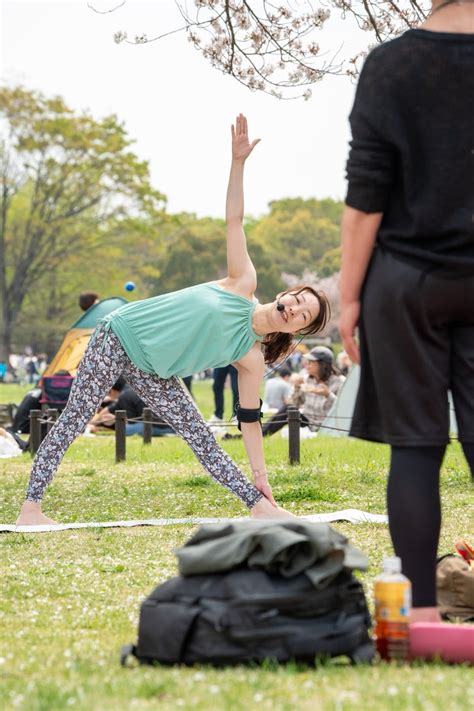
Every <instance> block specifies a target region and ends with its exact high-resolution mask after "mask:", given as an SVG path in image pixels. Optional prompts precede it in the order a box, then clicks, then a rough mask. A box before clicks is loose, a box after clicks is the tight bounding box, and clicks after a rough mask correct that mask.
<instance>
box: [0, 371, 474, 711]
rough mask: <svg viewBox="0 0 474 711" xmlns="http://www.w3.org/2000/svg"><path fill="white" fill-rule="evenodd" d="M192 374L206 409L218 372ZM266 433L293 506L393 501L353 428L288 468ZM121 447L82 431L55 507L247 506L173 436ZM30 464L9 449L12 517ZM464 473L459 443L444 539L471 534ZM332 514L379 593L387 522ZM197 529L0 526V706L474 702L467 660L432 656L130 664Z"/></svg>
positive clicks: (236, 444)
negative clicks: (152, 599)
mask: <svg viewBox="0 0 474 711" xmlns="http://www.w3.org/2000/svg"><path fill="white" fill-rule="evenodd" d="M197 386H198V387H197V389H196V396H197V398H198V402H199V404H200V406H201V408H202V410H203V412H204V414H205V415H206V416H208V415H209V414H211V410H212V396H211V392H210V385H209V383H198V384H197ZM3 388H10V392H9V393H8V397H5V394H6V390H2V386H0V400H1V401H3V402H8V401H18V391H15V390H14V388H15V386H3ZM26 389H28V388H26ZM23 392H24V390H23ZM20 397H21V393H20ZM227 400H230V398H229V396H228V397H227ZM265 445H266V454H267V461H268V465H269V470H270V472H271V480H272V484H273V489H274V493H275V496H276V498H277V500H278V501H279V502H280V503H282V505H284V506H285V507H286V508H288V509H289V510H291V511H293V512H295V513H299V514H304V513H316V512H322V511H331V510H337V509H343V508H349V507H353V508H360V509H363V510H366V511H370V512H374V513H382V512H384V509H385V504H384V500H385V477H386V468H387V457H388V450H387V448H386V447H384V446H376V445H369V444H366V443H363V442H358V441H352V440H344V439H331V438H321V439H318V438H316V439H313V440H304V441H303V442H302V443H301V448H302V460H301V465H299V466H296V467H289V466H288V465H287V463H286V462H287V442H286V441H284V440H281V439H280V438H279V437H278V436H275V437H273V438H272V439H270V440H268V441H267V442H266V443H265ZM225 448H226V450H227V451H228V452H229V453H230V455H231V456H232V457H234V458H235V459H236V461H237V462H238V463H240V464H242V466H243V468H244V469H246V470H247V471H248V468H247V467H246V464H245V462H246V459H245V454H244V448H243V445H242V443H241V442H240V441H229V442H225ZM127 449H128V451H127V462H126V463H122V464H119V465H115V464H114V443H113V438H111V437H109V436H103V437H96V438H95V439H88V438H80V439H79V440H78V441H77V442H76V443H75V444H74V445H73V446H72V447H71V449H70V450H69V452H68V453H67V455H66V457H65V459H64V463H63V464H62V466H61V468H60V470H59V472H58V475H57V477H56V478H55V479H54V482H53V483H52V485H51V486H50V487H49V488H48V490H47V494H46V497H45V503H44V509H45V511H46V513H48V514H50V515H51V516H52V517H53V518H56V519H58V520H60V521H93V520H114V519H115V520H117V519H130V518H150V517H170V518H172V517H183V516H218V515H219V516H220V515H223V516H227V515H228V516H235V515H242V514H243V513H244V509H243V508H242V506H241V505H240V504H239V502H238V501H237V499H235V498H234V497H232V495H231V494H230V493H228V492H227V491H226V490H224V489H222V488H220V487H219V486H217V485H215V484H214V483H212V482H211V481H210V480H209V478H208V477H207V475H206V474H205V473H204V472H203V470H202V469H201V467H200V465H199V464H198V462H197V461H196V460H195V459H194V457H193V455H192V453H191V452H190V451H189V450H188V449H187V447H186V445H185V444H184V443H183V442H181V441H180V440H177V439H174V438H166V439H159V440H157V439H155V440H154V441H153V443H152V444H151V445H150V446H147V447H145V446H143V445H142V442H141V439H140V438H137V437H134V438H129V440H128V442H127ZM29 466H30V458H29V455H24V456H22V457H18V458H15V459H9V460H7V459H3V460H0V477H1V484H2V491H3V497H2V503H1V511H0V521H1V522H2V523H11V522H13V521H14V519H15V516H16V513H17V510H18V508H19V506H20V503H21V500H22V497H23V492H24V489H25V486H26V482H27V478H28V471H29ZM469 479H470V477H469V474H468V471H467V466H466V464H465V462H464V459H463V458H462V454H461V450H460V448H459V446H458V445H457V444H453V445H452V446H451V447H450V448H449V451H448V454H447V457H446V460H445V464H444V468H443V477H442V495H443V504H444V517H443V530H442V537H441V544H440V551H442V552H448V551H451V550H452V544H453V542H454V541H455V540H456V539H457V538H460V537H468V536H469V534H470V528H472V514H471V512H472V503H473V497H472V492H471V491H470V484H469ZM336 528H337V529H338V530H340V531H341V532H342V533H344V534H345V535H347V536H348V537H349V538H350V539H351V541H352V542H353V543H354V544H355V545H357V546H359V547H360V548H361V549H362V550H364V551H365V552H366V553H367V554H368V556H369V559H370V568H369V570H368V571H367V573H364V574H363V575H362V576H361V577H362V580H363V582H364V585H365V587H366V590H367V594H368V596H369V599H370V598H371V594H372V581H373V578H374V576H375V575H376V574H377V572H378V570H379V566H380V562H381V559H382V557H383V556H384V555H386V554H389V553H390V539H389V535H388V530H387V527H386V526H380V525H368V524H359V525H351V524H336ZM193 530H194V529H193V527H192V526H171V527H164V528H134V529H112V530H107V529H87V530H77V531H74V530H73V531H64V532H58V533H45V534H36V535H28V534H2V535H0V545H1V546H2V555H1V563H0V565H1V569H0V580H1V587H2V596H1V597H2V607H1V621H0V624H1V648H0V672H1V673H2V675H3V683H2V688H1V692H0V693H1V694H2V696H1V697H0V704H1V708H2V709H26V710H27V711H46V710H48V711H50V710H51V711H52V710H56V709H68V708H71V709H81V710H84V711H92V710H97V711H105V710H107V709H110V711H116V710H117V711H121V710H122V709H123V710H125V709H138V710H139V711H141V710H142V709H143V710H144V711H146V710H147V709H158V708H159V709H166V710H167V709H170V710H171V709H173V710H174V709H176V708H196V709H218V710H221V709H224V710H227V709H229V710H231V709H232V710H234V709H249V708H254V707H256V706H258V707H261V708H262V709H278V710H280V709H281V710H284V709H288V710H290V709H291V710H293V709H298V710H299V709H308V710H309V709H311V710H313V709H334V710H336V709H338V710H346V709H347V710H348V709H351V710H352V709H363V710H364V711H365V710H366V709H367V710H372V709H373V710H374V711H379V710H380V709H399V710H400V711H406V710H407V709H409V710H411V709H420V711H421V710H423V711H430V710H431V709H443V710H444V709H449V710H450V711H451V710H457V709H467V708H469V707H470V705H471V706H472V702H473V699H472V693H473V687H472V684H470V683H469V678H468V677H469V675H468V672H467V670H466V669H465V668H462V667H450V666H447V665H443V664H438V663H435V664H430V665H423V664H414V665H401V666H396V665H387V664H383V663H379V664H375V665H373V666H371V667H366V668H354V667H351V666H349V665H348V664H347V663H345V662H344V661H333V662H331V663H328V664H326V665H324V666H320V667H318V668H316V669H309V668H300V667H295V666H294V665H289V666H285V667H279V668H273V667H271V666H267V667H265V668H261V669H258V668H245V667H238V668H231V669H225V670H215V669H212V668H206V667H201V668H192V669H181V668H166V667H156V668H145V667H137V668H133V669H127V670H123V669H121V668H120V666H119V664H118V652H119V649H120V646H121V645H122V644H124V643H127V642H130V641H134V640H135V636H136V630H137V620H138V610H139V604H140V602H141V601H142V600H143V598H144V597H145V596H146V595H147V594H148V593H149V592H150V591H151V590H152V589H153V588H154V587H155V586H156V585H157V584H159V583H160V582H163V581H164V580H166V579H168V578H169V577H171V576H173V575H175V573H176V564H175V558H174V555H173V549H174V548H175V547H177V546H179V545H181V544H182V543H183V542H184V541H185V540H186V539H187V538H188V537H189V535H190V534H191V532H192V531H193ZM469 694H471V697H469ZM470 701H471V704H470Z"/></svg>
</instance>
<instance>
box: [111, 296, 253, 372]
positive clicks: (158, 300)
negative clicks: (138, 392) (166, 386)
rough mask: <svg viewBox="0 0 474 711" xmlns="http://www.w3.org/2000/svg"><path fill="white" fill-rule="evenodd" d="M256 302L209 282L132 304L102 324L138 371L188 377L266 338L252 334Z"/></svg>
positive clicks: (232, 359)
mask: <svg viewBox="0 0 474 711" xmlns="http://www.w3.org/2000/svg"><path fill="white" fill-rule="evenodd" d="M256 303H257V302H252V301H249V299H245V298H244V297H243V296H238V295H237V294H232V293H231V292H229V291H225V290H224V289H221V287H219V286H218V285H217V284H214V283H211V282H210V283H207V284H198V285H196V286H191V287H189V288H188V289H181V290H180V291H173V292H171V293H169V294H163V295H161V296H155V297H153V298H151V299H144V300H143V301H134V302H132V303H130V304H126V305H125V306H121V307H120V308H118V309H117V310H116V311H113V312H112V313H111V314H109V315H108V316H106V317H105V318H104V319H103V322H104V323H105V325H106V329H109V328H111V329H112V331H113V332H114V333H115V335H116V336H117V337H118V339H119V340H120V343H121V344H122V346H123V348H124V350H125V352H126V353H127V355H128V357H129V358H130V360H131V361H132V362H133V363H134V364H135V365H136V366H137V367H138V368H140V369H141V370H144V371H145V372H147V373H156V374H157V375H159V376H160V377H161V378H170V377H171V376H172V375H179V376H181V377H185V376H186V375H192V374H193V373H199V372H200V371H201V370H205V369H206V368H219V367H222V366H225V365H229V363H233V362H235V361H237V360H239V358H242V356H244V355H245V354H246V353H247V352H248V351H249V350H250V348H251V347H252V346H253V344H254V343H255V341H261V340H262V339H263V336H257V334H256V333H255V332H254V331H253V329H252V315H253V312H254V310H255V306H256Z"/></svg>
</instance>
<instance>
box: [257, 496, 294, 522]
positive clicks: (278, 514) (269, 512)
mask: <svg viewBox="0 0 474 711" xmlns="http://www.w3.org/2000/svg"><path fill="white" fill-rule="evenodd" d="M250 515H251V517H252V518H256V519H265V518H267V519H271V518H273V519H275V518H293V519H296V518H298V516H294V515H293V514H292V513H290V512H289V511H285V509H282V508H281V506H273V504H271V503H270V502H269V500H268V499H266V498H265V497H264V498H263V499H260V501H258V502H257V503H256V504H255V506H252V509H251V511H250Z"/></svg>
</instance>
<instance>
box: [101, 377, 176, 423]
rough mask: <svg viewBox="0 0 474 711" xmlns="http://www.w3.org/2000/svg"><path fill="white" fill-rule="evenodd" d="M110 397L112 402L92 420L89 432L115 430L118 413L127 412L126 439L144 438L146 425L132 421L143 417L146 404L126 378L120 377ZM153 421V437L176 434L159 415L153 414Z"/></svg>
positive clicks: (113, 386) (111, 390)
mask: <svg viewBox="0 0 474 711" xmlns="http://www.w3.org/2000/svg"><path fill="white" fill-rule="evenodd" d="M109 397H110V401H109V402H107V403H106V404H105V405H104V407H103V408H102V409H101V410H99V412H98V413H97V415H95V416H94V417H93V418H92V420H91V422H90V423H89V430H90V431H91V432H92V433H94V432H100V431H101V429H103V428H105V429H106V430H107V429H108V430H109V431H110V430H113V429H115V413H116V411H117V410H125V412H126V413H127V423H126V425H125V435H126V437H130V436H132V435H142V436H143V433H144V431H145V423H144V422H133V421H131V420H137V419H141V418H142V417H143V410H144V408H145V407H146V403H145V402H144V401H143V400H142V399H141V397H139V396H138V395H137V393H136V392H135V391H134V390H133V389H132V388H131V387H130V386H129V385H127V383H126V382H125V378H123V377H122V376H120V378H119V379H118V380H117V382H116V383H114V384H113V385H112V388H111V389H110V392H109ZM152 421H153V422H154V424H153V425H152V428H151V434H152V436H153V437H164V436H165V435H172V434H174V430H173V429H172V427H169V426H168V425H167V424H166V423H165V422H163V421H162V420H161V418H160V417H159V416H158V415H155V413H153V412H152Z"/></svg>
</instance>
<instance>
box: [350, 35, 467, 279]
mask: <svg viewBox="0 0 474 711" xmlns="http://www.w3.org/2000/svg"><path fill="white" fill-rule="evenodd" d="M350 124H351V129H352V136H353V140H352V142H351V151H350V154H349V159H348V162H347V178H348V181H349V185H348V192H347V197H346V204H347V205H349V206H350V207H353V208H356V209H357V210H361V211H362V212H367V213H371V212H383V213H384V214H383V219H382V223H381V226H380V229H379V233H378V236H377V242H378V244H379V245H381V246H383V247H384V248H386V249H387V250H390V251H391V252H393V253H395V254H398V256H399V257H401V258H404V259H407V260H408V261H410V262H414V263H419V264H420V265H421V266H422V267H427V268H435V269H444V268H447V269H449V270H450V271H454V272H455V273H460V274H461V273H468V274H473V275H474V34H448V33H439V32H428V31H426V30H410V31H408V32H406V33H405V34H404V35H402V36H401V37H398V38H397V39H395V40H392V41H391V42H387V43H385V44H383V45H381V46H380V47H377V48H376V49H375V50H373V51H372V52H371V53H370V54H369V56H368V58H367V60H366V62H365V64H364V67H363V70H362V73H361V76H360V79H359V84H358V87H357V93H356V98H355V102H354V106H353V109H352V112H351V115H350Z"/></svg>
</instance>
